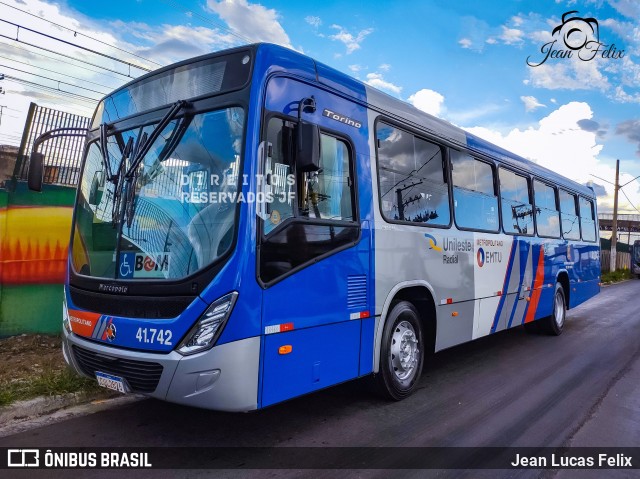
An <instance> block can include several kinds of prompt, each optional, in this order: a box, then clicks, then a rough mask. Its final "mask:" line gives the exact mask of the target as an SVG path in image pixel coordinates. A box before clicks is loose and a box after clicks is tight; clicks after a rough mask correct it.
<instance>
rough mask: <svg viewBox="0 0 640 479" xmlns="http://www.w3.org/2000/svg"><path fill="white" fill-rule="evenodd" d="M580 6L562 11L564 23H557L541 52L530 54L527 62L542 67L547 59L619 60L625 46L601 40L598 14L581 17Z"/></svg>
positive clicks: (622, 55)
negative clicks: (550, 38)
mask: <svg viewBox="0 0 640 479" xmlns="http://www.w3.org/2000/svg"><path fill="white" fill-rule="evenodd" d="M577 14H578V11H577V10H571V11H569V12H565V13H563V14H562V23H560V25H558V26H556V27H555V28H554V29H553V30H552V32H551V35H552V37H553V40H552V41H550V42H547V43H545V44H544V45H542V47H540V53H541V55H540V56H538V57H533V56H529V57H527V65H529V66H530V67H539V66H540V65H543V64H545V63H546V62H547V61H548V60H561V59H567V58H574V57H577V58H579V59H580V60H582V61H584V62H588V61H591V60H593V59H594V58H596V57H600V58H603V59H607V60H619V59H621V58H623V57H624V53H625V52H624V50H620V49H618V48H617V47H616V45H615V43H612V44H610V45H609V44H605V43H603V42H601V41H600V25H599V24H598V20H596V19H595V18H582V17H580V16H578V15H577Z"/></svg>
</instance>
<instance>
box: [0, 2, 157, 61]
mask: <svg viewBox="0 0 640 479" xmlns="http://www.w3.org/2000/svg"><path fill="white" fill-rule="evenodd" d="M0 4H2V5H6V6H7V7H10V8H13V9H14V10H18V11H19V12H22V13H26V14H27V15H31V16H32V17H35V18H37V19H39V20H43V21H45V22H49V23H51V24H52V25H55V26H56V27H60V28H64V29H65V30H69V31H70V32H73V34H74V36H77V35H81V36H83V37H85V38H89V39H90V40H93V41H95V42H98V43H102V44H103V45H106V46H108V47H111V48H115V49H116V50H120V51H121V52H123V53H128V54H129V55H133V56H134V57H137V58H140V59H141V60H144V61H146V62H149V63H153V64H155V65H158V66H164V65H163V64H162V63H158V62H156V61H153V60H150V59H148V58H145V57H143V56H141V55H138V54H136V53H133V52H130V51H128V50H125V49H124V48H120V47H117V46H115V45H111V44H110V43H107V42H105V41H103V40H99V39H98V38H94V37H92V36H89V35H87V34H85V33H82V32H79V31H77V30H75V29H73V28H70V27H66V26H64V25H60V24H59V23H56V22H53V21H51V20H47V19H46V18H43V17H40V16H38V15H35V14H33V13H31V12H27V11H26V10H22V9H20V8H18V7H15V6H13V5H9V4H8V3H5V2H0Z"/></svg>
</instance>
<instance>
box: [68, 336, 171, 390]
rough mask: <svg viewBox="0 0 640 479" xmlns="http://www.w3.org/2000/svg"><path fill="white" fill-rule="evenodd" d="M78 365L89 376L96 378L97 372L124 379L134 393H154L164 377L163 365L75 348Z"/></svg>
mask: <svg viewBox="0 0 640 479" xmlns="http://www.w3.org/2000/svg"><path fill="white" fill-rule="evenodd" d="M72 350H73V355H74V357H75V359H76V363H77V364H78V366H79V367H80V369H82V372H83V373H85V374H86V375H87V376H91V377H95V375H96V371H100V372H103V373H107V374H112V375H114V376H120V377H121V378H124V379H125V380H126V381H127V383H128V384H129V386H130V387H131V390H132V392H139V393H152V392H153V391H155V390H156V387H158V382H160V376H162V369H163V367H162V365H161V364H158V363H152V362H147V361H135V360H133V359H122V358H116V357H112V356H108V355H104V354H101V353H96V352H94V351H89V350H88V349H85V348H81V347H78V346H73V347H72Z"/></svg>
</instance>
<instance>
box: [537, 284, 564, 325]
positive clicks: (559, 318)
mask: <svg viewBox="0 0 640 479" xmlns="http://www.w3.org/2000/svg"><path fill="white" fill-rule="evenodd" d="M566 317H567V302H566V300H565V294H564V288H563V287H562V285H561V284H560V283H556V289H555V292H554V294H553V309H552V312H551V316H549V317H547V318H544V319H543V320H542V326H543V327H544V330H545V331H546V332H547V333H549V334H551V335H553V336H560V335H561V334H562V330H563V328H564V321H565V319H566Z"/></svg>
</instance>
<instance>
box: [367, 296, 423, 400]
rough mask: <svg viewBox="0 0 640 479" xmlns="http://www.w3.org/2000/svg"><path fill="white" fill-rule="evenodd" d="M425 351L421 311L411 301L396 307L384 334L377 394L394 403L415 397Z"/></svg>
mask: <svg viewBox="0 0 640 479" xmlns="http://www.w3.org/2000/svg"><path fill="white" fill-rule="evenodd" d="M424 351H425V341H424V334H423V332H422V325H421V323H420V317H419V315H418V311H417V310H416V308H415V306H413V304H411V303H410V302H408V301H400V302H398V303H396V304H395V305H393V307H392V308H391V312H390V313H389V315H388V316H387V320H386V322H385V326H384V332H383V334H382V344H381V350H380V369H379V371H378V374H376V376H375V380H376V386H377V389H378V392H379V393H380V394H382V396H384V397H386V398H388V399H392V400H394V401H400V400H402V399H404V398H406V397H407V396H409V395H410V394H411V393H413V392H414V391H415V389H416V387H417V384H418V379H420V375H421V373H422V366H423V364H424Z"/></svg>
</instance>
